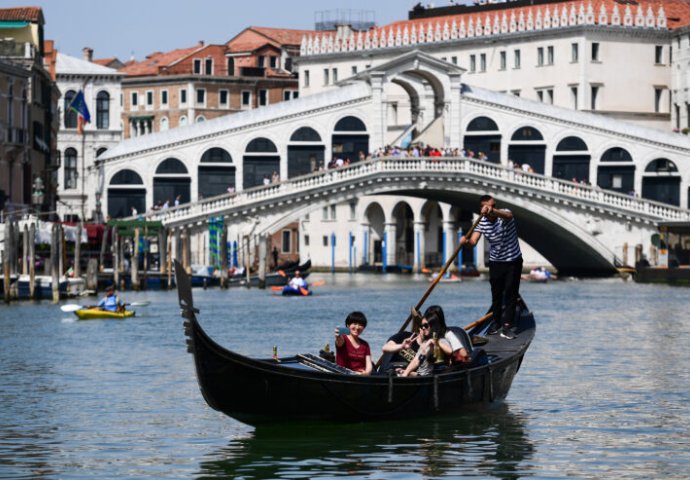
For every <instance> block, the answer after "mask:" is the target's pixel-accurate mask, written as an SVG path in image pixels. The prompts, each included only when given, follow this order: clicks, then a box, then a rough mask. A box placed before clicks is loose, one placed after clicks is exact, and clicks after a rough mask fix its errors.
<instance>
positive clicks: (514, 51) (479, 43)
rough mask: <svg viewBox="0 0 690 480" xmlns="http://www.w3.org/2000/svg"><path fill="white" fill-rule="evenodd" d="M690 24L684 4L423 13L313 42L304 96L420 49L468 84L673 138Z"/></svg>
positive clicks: (517, 4) (390, 109) (541, 5)
mask: <svg viewBox="0 0 690 480" xmlns="http://www.w3.org/2000/svg"><path fill="white" fill-rule="evenodd" d="M411 16H414V10H413V15H411ZM688 23H690V5H688V4H687V3H686V2H682V1H678V0H662V1H655V2H639V3H638V2H628V3H626V2H616V1H611V0H605V1H599V2H591V1H588V0H574V1H558V0H555V1H539V2H532V1H526V0H518V1H514V2H505V3H492V4H486V5H479V6H453V7H444V8H436V9H429V10H423V9H422V10H421V13H420V12H418V14H417V17H416V18H412V19H411V20H405V21H399V22H394V23H392V24H390V25H386V26H383V27H380V28H376V29H373V30H371V31H369V32H364V33H362V32H350V31H348V29H347V28H341V30H340V31H339V32H337V33H332V32H322V33H316V34H313V35H311V36H309V37H305V38H304V40H303V42H302V51H301V56H300V58H299V60H298V62H297V64H298V69H299V72H300V95H309V94H313V93H316V92H319V91H321V90H323V89H327V88H333V86H334V85H335V84H336V83H338V81H342V80H344V79H346V78H349V77H351V76H352V75H355V74H356V73H357V72H361V71H363V70H365V69H367V68H370V67H373V66H376V65H379V64H382V63H385V62H387V61H388V60H390V59H391V58H394V57H397V56H399V55H400V54H402V53H405V52H407V51H410V50H412V49H418V50H420V51H423V52H425V53H428V54H430V55H432V56H434V57H436V58H438V59H441V60H444V61H447V62H449V63H453V64H457V65H459V66H461V67H463V68H464V69H465V70H466V71H467V73H466V75H465V76H464V78H463V81H464V82H465V83H467V84H470V85H476V86H480V87H482V88H487V89H490V90H495V91H499V92H505V93H510V94H512V95H516V96H521V97H523V98H527V99H531V100H538V101H540V102H543V103H547V104H553V105H557V106H560V107H565V108H572V109H576V110H580V111H592V112H597V113H599V114H602V115H606V116H609V117H612V118H615V119H618V120H625V121H629V122H633V123H636V124H638V125H642V126H649V127H654V128H658V129H662V130H670V129H671V123H670V118H671V113H672V112H671V97H670V93H671V92H670V88H671V62H672V51H671V50H672V44H671V43H672V42H671V35H672V31H673V30H672V29H676V28H679V27H682V26H684V25H687V24H688ZM686 40H687V38H686ZM392 90H393V91H397V92H398V95H397V96H396V95H393V94H391V95H389V100H388V104H387V105H386V115H387V118H388V121H389V123H390V124H391V125H398V126H399V128H400V129H404V128H405V127H406V126H408V125H409V123H410V119H409V118H408V117H406V116H405V115H404V114H402V113H401V111H403V110H407V109H408V106H407V105H406V103H407V98H406V97H407V95H405V92H402V91H401V89H400V87H394V88H392ZM427 116H428V112H427Z"/></svg>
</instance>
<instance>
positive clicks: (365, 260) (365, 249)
mask: <svg viewBox="0 0 690 480" xmlns="http://www.w3.org/2000/svg"><path fill="white" fill-rule="evenodd" d="M361 229H362V239H361V242H362V261H361V265H369V262H370V258H369V253H370V252H369V245H370V244H371V225H369V224H368V223H362V224H361Z"/></svg>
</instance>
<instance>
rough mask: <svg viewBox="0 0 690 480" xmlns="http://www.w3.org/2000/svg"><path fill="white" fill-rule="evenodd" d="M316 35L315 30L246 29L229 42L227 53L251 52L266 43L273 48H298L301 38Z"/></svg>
mask: <svg viewBox="0 0 690 480" xmlns="http://www.w3.org/2000/svg"><path fill="white" fill-rule="evenodd" d="M315 33H317V32H316V30H294V29H288V28H270V27H248V28H246V29H244V30H242V31H241V32H240V33H239V34H237V35H236V36H235V37H233V38H232V39H231V40H229V41H228V42H227V43H226V45H227V47H228V51H229V52H252V51H254V50H256V49H257V48H261V47H263V46H264V45H266V44H267V43H270V44H273V45H275V46H278V47H280V46H285V45H290V46H299V45H300V44H301V43H302V38H303V37H305V36H308V35H313V34H315Z"/></svg>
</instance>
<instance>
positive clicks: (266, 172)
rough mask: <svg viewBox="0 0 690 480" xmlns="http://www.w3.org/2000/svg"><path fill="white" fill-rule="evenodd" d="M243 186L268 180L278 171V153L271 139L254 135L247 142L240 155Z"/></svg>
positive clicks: (246, 186)
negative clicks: (242, 154)
mask: <svg viewBox="0 0 690 480" xmlns="http://www.w3.org/2000/svg"><path fill="white" fill-rule="evenodd" d="M242 169H243V179H242V180H243V182H242V187H243V188H245V189H246V188H251V187H256V186H259V185H263V184H264V183H266V180H267V179H268V181H269V182H270V180H271V178H272V175H273V173H274V172H280V154H279V153H278V147H276V144H275V143H274V142H273V140H271V139H269V138H267V137H255V138H253V139H251V140H250V141H249V142H247V145H246V146H245V148H244V156H243V157H242Z"/></svg>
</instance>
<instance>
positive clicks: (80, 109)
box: [69, 90, 91, 123]
mask: <svg viewBox="0 0 690 480" xmlns="http://www.w3.org/2000/svg"><path fill="white" fill-rule="evenodd" d="M69 109H70V110H73V111H74V112H76V113H77V115H79V116H80V117H81V118H82V119H83V121H84V123H91V114H90V113H89V108H88V107H87V106H86V100H84V92H83V91H82V90H79V93H77V95H76V96H75V97H74V99H73V100H72V103H70V104H69Z"/></svg>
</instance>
